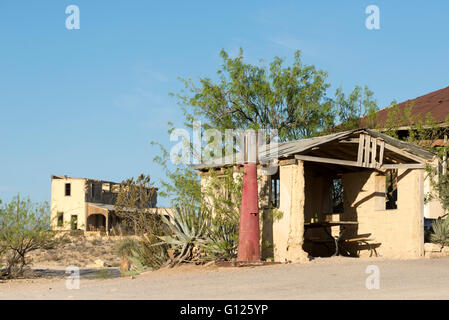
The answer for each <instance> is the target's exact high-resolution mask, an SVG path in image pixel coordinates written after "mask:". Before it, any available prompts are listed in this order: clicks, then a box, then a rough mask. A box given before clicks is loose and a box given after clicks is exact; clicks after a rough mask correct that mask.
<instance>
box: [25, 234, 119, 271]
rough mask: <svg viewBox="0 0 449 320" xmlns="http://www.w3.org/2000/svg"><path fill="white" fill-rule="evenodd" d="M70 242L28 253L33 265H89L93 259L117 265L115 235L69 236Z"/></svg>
mask: <svg viewBox="0 0 449 320" xmlns="http://www.w3.org/2000/svg"><path fill="white" fill-rule="evenodd" d="M69 239H70V242H69V243H66V244H64V245H63V246H62V247H60V248H57V249H50V250H36V251H33V252H31V253H30V254H29V258H31V259H32V264H34V265H47V266H68V265H76V266H79V267H90V266H94V265H95V260H98V259H100V260H102V261H104V262H105V263H106V265H108V266H111V267H119V266H120V263H121V258H120V257H118V256H117V255H115V254H114V248H115V244H116V243H117V241H118V240H119V238H118V237H117V238H116V237H102V238H101V239H88V238H86V237H84V236H70V237H69Z"/></svg>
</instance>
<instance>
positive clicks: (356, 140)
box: [340, 134, 424, 163]
mask: <svg viewBox="0 0 449 320" xmlns="http://www.w3.org/2000/svg"><path fill="white" fill-rule="evenodd" d="M360 135H362V134H360ZM379 140H380V141H383V145H384V148H386V149H388V150H390V151H393V152H396V153H398V154H400V155H402V156H403V157H406V158H409V159H412V160H414V161H417V162H420V163H423V162H424V160H423V159H422V158H420V157H418V156H415V155H414V154H411V153H409V152H407V151H404V150H402V149H400V148H397V147H395V146H392V145H391V144H386V143H385V141H384V140H383V139H381V138H379ZM359 141H360V139H359V138H350V139H346V140H341V141H340V142H341V143H359ZM365 144H366V141H365ZM359 146H360V144H359Z"/></svg>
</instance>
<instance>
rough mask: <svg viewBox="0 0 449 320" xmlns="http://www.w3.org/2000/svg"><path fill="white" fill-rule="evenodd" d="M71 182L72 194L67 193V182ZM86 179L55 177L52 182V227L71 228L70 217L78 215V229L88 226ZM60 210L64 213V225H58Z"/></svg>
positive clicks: (58, 228) (56, 228)
mask: <svg viewBox="0 0 449 320" xmlns="http://www.w3.org/2000/svg"><path fill="white" fill-rule="evenodd" d="M66 183H70V184H71V192H70V193H71V194H70V196H66V195H65V184H66ZM85 187H86V186H85V181H84V180H83V179H70V178H69V179H53V180H52V184H51V211H50V212H51V214H50V215H51V227H52V229H54V230H70V217H71V216H72V215H77V216H78V229H85V228H86V201H85ZM58 212H63V213H64V226H63V227H57V215H58Z"/></svg>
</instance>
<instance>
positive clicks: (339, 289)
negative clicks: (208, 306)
mask: <svg viewBox="0 0 449 320" xmlns="http://www.w3.org/2000/svg"><path fill="white" fill-rule="evenodd" d="M370 265H371V266H372V265H374V266H376V267H378V270H379V285H380V286H379V289H371V290H370V289H367V287H366V281H367V277H369V276H370V275H371V274H370V273H366V270H367V267H368V266H370ZM40 268H41V269H40V270H41V271H40V272H44V273H45V272H47V276H46V277H45V278H39V279H33V280H13V281H5V282H3V283H0V299H314V300H315V299H449V259H418V260H382V258H366V259H356V258H343V257H333V258H321V259H315V260H313V261H311V262H309V263H305V264H284V265H272V266H263V267H250V268H249V267H245V268H223V267H221V268H218V267H216V266H188V265H187V266H182V267H179V268H173V269H163V270H158V271H153V272H151V271H150V272H145V273H143V274H141V275H138V276H135V277H126V278H123V277H120V274H119V273H118V270H117V268H106V269H88V268H83V269H82V270H81V280H80V288H79V289H72V290H69V289H67V287H66V278H65V277H66V276H67V275H65V274H64V268H63V267H51V268H49V269H45V268H44V267H42V266H41V267H40ZM105 270H106V271H107V270H109V271H108V272H109V273H107V272H106V271H105Z"/></svg>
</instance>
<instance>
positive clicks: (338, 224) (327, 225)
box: [304, 221, 359, 257]
mask: <svg viewBox="0 0 449 320" xmlns="http://www.w3.org/2000/svg"><path fill="white" fill-rule="evenodd" d="M358 224H359V223H358V222H357V221H325V222H306V223H304V238H305V234H306V231H307V230H309V229H314V228H322V229H324V231H325V232H326V234H327V235H328V236H329V238H330V239H329V240H324V241H322V242H333V243H334V244H335V252H334V254H332V256H331V257H334V256H338V254H339V244H340V241H341V239H342V237H343V235H344V234H345V231H346V228H347V227H348V226H356V225H358ZM331 227H341V228H340V232H339V234H338V236H336V237H334V236H332V234H331V233H330V232H329V229H330V228H331ZM312 241H313V242H318V241H316V240H315V241H314V240H312Z"/></svg>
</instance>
